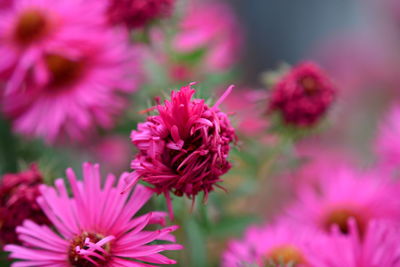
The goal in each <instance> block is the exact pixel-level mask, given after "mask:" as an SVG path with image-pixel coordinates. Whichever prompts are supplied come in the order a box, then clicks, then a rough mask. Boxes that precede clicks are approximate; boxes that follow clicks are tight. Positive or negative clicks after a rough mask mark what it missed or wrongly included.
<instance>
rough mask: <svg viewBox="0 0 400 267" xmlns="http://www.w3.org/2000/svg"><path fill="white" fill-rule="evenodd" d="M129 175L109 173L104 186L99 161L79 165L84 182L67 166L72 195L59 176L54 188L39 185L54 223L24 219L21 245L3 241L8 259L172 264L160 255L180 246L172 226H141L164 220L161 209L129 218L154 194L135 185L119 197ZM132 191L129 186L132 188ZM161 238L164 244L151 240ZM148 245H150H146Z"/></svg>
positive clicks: (108, 266) (112, 266)
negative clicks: (117, 175)
mask: <svg viewBox="0 0 400 267" xmlns="http://www.w3.org/2000/svg"><path fill="white" fill-rule="evenodd" d="M128 175H129V174H128V173H124V174H122V175H121V177H120V179H119V181H118V182H117V185H116V186H115V185H114V183H115V182H116V178H115V176H114V175H112V174H110V175H108V176H107V178H106V180H105V183H104V185H103V186H102V185H101V184H100V183H101V178H100V171H99V165H91V164H88V163H86V164H84V165H83V177H84V179H83V181H77V179H76V176H75V173H74V172H73V171H72V170H71V169H68V170H67V178H68V180H69V183H70V185H71V189H72V193H73V196H72V197H70V196H69V194H68V192H67V189H66V186H65V184H64V180H63V179H58V180H56V182H55V188H53V187H47V186H44V185H43V186H42V187H41V192H42V196H41V197H40V198H38V203H39V205H40V206H41V208H42V209H43V211H44V212H45V213H46V215H47V217H48V218H49V220H50V221H51V223H52V224H53V227H54V230H52V229H50V228H49V227H47V226H39V225H37V224H36V223H34V222H33V221H31V220H26V221H25V222H24V223H23V225H22V226H20V227H18V228H17V232H18V234H19V238H20V240H21V241H22V242H23V245H22V246H18V245H7V246H5V250H6V251H8V252H11V254H10V257H11V258H13V259H19V260H22V261H20V262H16V263H14V264H13V265H12V266H15V267H17V266H59V267H62V266H65V267H71V266H79V267H82V266H84V267H95V266H103V267H117V266H118V267H119V266H143V267H144V266H153V265H147V264H145V263H144V262H146V263H154V264H174V263H175V261H174V260H171V259H168V258H167V257H165V256H163V255H161V254H159V253H160V252H162V251H165V250H175V249H181V248H182V247H181V246H180V245H177V244H173V243H172V244H171V243H166V242H174V241H175V239H174V237H173V236H172V235H171V232H172V231H174V230H176V229H177V227H176V226H170V227H166V228H162V229H160V230H144V228H145V227H146V226H148V225H151V224H164V222H165V220H164V218H165V215H166V214H165V213H163V212H150V213H147V214H144V215H141V216H137V217H133V216H134V215H135V214H136V213H137V212H138V211H139V210H140V209H141V207H142V206H143V205H144V204H145V203H146V202H147V201H148V200H149V199H150V197H151V196H152V194H153V193H152V192H151V191H150V190H149V189H147V188H146V187H143V186H141V185H137V186H136V187H135V189H134V190H132V191H133V192H132V194H131V195H130V194H125V195H121V194H120V192H121V190H122V189H123V186H124V183H123V182H122V181H123V180H124V179H125V178H126V177H127V176H128ZM130 191H131V190H130ZM157 240H160V242H162V243H158V244H154V243H152V242H154V241H157ZM150 243H151V244H150Z"/></svg>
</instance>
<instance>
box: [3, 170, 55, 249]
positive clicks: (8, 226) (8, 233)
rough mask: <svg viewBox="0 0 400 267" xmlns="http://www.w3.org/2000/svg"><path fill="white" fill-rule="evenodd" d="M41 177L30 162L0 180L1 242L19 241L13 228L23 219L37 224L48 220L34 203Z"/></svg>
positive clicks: (46, 222)
mask: <svg viewBox="0 0 400 267" xmlns="http://www.w3.org/2000/svg"><path fill="white" fill-rule="evenodd" d="M42 183H43V178H42V175H41V173H40V172H39V170H38V168H37V166H36V165H35V164H32V165H31V166H30V167H29V169H28V170H25V171H23V172H20V173H15V174H14V173H8V174H5V175H4V176H3V177H2V179H1V181H0V241H1V244H7V243H19V240H18V236H17V233H16V232H15V229H16V227H17V226H19V225H20V224H21V223H22V222H23V221H24V220H25V219H30V220H33V221H35V222H36V223H38V224H49V220H48V219H47V217H46V216H45V215H44V213H43V211H42V210H41V209H40V207H39V205H38V204H37V203H36V198H37V197H38V196H40V192H39V186H40V185H41V184H42Z"/></svg>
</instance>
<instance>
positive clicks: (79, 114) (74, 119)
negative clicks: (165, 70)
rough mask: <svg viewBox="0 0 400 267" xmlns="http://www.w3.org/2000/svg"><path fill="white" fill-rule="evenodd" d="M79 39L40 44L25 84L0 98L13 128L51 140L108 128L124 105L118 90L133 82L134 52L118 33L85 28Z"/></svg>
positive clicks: (135, 73)
mask: <svg viewBox="0 0 400 267" xmlns="http://www.w3.org/2000/svg"><path fill="white" fill-rule="evenodd" d="M85 38H86V39H81V40H79V41H77V42H70V43H68V42H59V43H55V44H54V45H52V46H51V47H49V48H47V49H45V51H43V56H42V57H40V58H37V59H36V63H35V64H36V65H35V67H32V68H31V70H32V75H29V77H27V78H26V79H25V82H26V84H24V85H22V86H21V89H20V90H18V91H17V92H14V93H10V94H6V95H5V96H4V97H3V99H2V100H3V111H4V112H5V115H6V117H7V118H9V119H10V120H11V121H12V126H13V130H14V131H15V132H17V133H19V134H23V135H25V136H28V137H40V138H43V139H45V140H46V141H47V142H49V143H54V142H56V141H62V140H73V141H84V140H85V138H87V137H88V136H91V135H92V134H93V133H94V131H95V129H96V126H99V127H101V128H104V129H109V128H111V127H113V125H114V121H115V118H116V116H117V115H119V114H120V112H121V111H122V110H123V108H124V107H125V104H127V99H126V97H124V94H125V93H127V92H129V91H132V90H135V89H136V86H137V84H138V82H139V80H138V78H139V76H140V74H139V73H138V72H139V71H138V69H139V68H138V66H137V64H138V56H137V55H136V51H135V50H132V49H130V48H128V47H127V39H126V35H125V34H122V33H120V32H114V31H111V30H104V31H96V32H87V34H86V37H85Z"/></svg>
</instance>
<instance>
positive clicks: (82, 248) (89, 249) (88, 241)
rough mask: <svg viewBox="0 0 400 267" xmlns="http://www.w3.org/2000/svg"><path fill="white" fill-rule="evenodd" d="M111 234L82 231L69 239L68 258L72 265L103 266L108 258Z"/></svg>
mask: <svg viewBox="0 0 400 267" xmlns="http://www.w3.org/2000/svg"><path fill="white" fill-rule="evenodd" d="M113 239H114V237H113V236H108V237H104V236H102V235H100V234H93V233H88V232H84V233H83V234H81V235H80V236H77V237H75V238H74V239H73V240H72V241H71V246H70V249H69V254H68V260H69V262H70V264H71V266H72V267H97V266H105V264H107V262H108V261H109V259H110V254H109V252H110V249H111V248H110V241H112V240H113Z"/></svg>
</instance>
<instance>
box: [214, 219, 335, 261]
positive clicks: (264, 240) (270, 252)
mask: <svg viewBox="0 0 400 267" xmlns="http://www.w3.org/2000/svg"><path fill="white" fill-rule="evenodd" d="M324 238H325V237H324V236H323V235H322V233H320V232H318V231H315V230H314V229H312V228H305V227H303V226H300V225H296V224H292V223H290V222H286V221H282V222H280V223H275V224H272V225H265V226H263V227H254V226H252V227H249V228H248V229H247V231H246V233H245V236H244V238H243V240H236V241H231V242H229V244H228V248H227V250H226V251H225V253H224V254H223V258H222V267H247V266H260V267H264V266H279V267H287V266H296V267H322V266H323V265H321V260H320V259H319V253H316V252H317V251H318V250H317V248H318V247H316V246H317V244H319V243H320V242H321V240H323V239H324ZM269 264H270V265H269ZM326 267H328V266H326Z"/></svg>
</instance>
